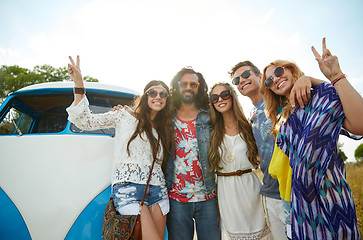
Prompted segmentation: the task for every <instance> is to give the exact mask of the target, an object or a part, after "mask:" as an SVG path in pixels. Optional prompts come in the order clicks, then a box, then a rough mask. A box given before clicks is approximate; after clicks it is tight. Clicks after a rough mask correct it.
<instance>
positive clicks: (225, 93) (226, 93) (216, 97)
mask: <svg viewBox="0 0 363 240" xmlns="http://www.w3.org/2000/svg"><path fill="white" fill-rule="evenodd" d="M230 97H231V91H229V90H224V91H222V92H221V93H220V94H219V95H218V94H212V95H211V96H210V97H209V100H210V102H211V103H212V104H215V103H217V102H218V100H219V98H222V99H223V100H227V99H229V98H230Z"/></svg>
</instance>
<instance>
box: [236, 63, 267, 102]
mask: <svg viewBox="0 0 363 240" xmlns="http://www.w3.org/2000/svg"><path fill="white" fill-rule="evenodd" d="M245 71H249V75H250V76H249V77H248V78H243V77H242V76H241V75H242V73H244V72H245ZM235 77H239V84H238V85H237V89H238V91H239V92H240V93H241V94H242V95H243V96H247V97H252V96H253V95H256V94H257V93H258V92H259V89H260V76H258V75H256V73H255V72H254V71H252V69H251V67H250V66H243V67H240V68H238V69H237V71H236V72H235V73H234V74H233V78H235ZM233 78H232V79H233Z"/></svg>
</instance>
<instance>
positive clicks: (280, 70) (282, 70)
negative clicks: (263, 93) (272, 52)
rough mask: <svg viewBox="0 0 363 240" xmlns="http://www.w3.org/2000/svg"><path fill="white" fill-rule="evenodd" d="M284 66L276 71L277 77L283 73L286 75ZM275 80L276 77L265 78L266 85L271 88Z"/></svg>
mask: <svg viewBox="0 0 363 240" xmlns="http://www.w3.org/2000/svg"><path fill="white" fill-rule="evenodd" d="M284 72H285V70H284V67H277V68H276V69H275V71H274V75H275V77H281V76H282V75H284ZM273 81H274V77H272V76H271V77H268V78H266V80H265V86H266V88H267V89H270V86H271V83H272V82H273Z"/></svg>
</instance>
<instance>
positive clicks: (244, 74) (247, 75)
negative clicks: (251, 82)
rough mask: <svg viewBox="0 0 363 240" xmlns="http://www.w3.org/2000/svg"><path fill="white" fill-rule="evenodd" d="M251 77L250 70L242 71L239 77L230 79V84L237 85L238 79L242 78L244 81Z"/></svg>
mask: <svg viewBox="0 0 363 240" xmlns="http://www.w3.org/2000/svg"><path fill="white" fill-rule="evenodd" d="M250 76H251V70H246V71H244V72H243V73H242V74H241V75H240V76H238V77H235V78H233V79H232V84H234V85H238V84H239V81H240V77H243V78H244V79H247V78H249V77H250Z"/></svg>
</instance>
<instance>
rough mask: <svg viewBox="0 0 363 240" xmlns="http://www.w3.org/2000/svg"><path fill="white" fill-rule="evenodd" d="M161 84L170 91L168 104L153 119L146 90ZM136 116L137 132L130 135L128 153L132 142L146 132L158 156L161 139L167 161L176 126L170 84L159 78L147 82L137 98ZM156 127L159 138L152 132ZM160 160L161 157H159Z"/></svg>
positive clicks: (152, 148)
mask: <svg viewBox="0 0 363 240" xmlns="http://www.w3.org/2000/svg"><path fill="white" fill-rule="evenodd" d="M157 85H161V86H163V88H165V90H166V91H167V93H168V97H167V98H166V106H165V107H164V108H163V109H162V110H161V111H159V112H158V113H157V114H156V116H155V118H154V119H153V120H151V118H150V108H149V106H148V103H147V102H148V96H147V94H146V91H147V90H148V89H149V88H150V87H153V86H157ZM134 107H135V111H134V112H135V117H136V119H137V120H138V124H137V127H136V129H135V132H134V133H133V135H132V136H131V137H130V140H129V142H128V143H127V153H128V154H129V156H130V150H129V146H130V143H131V142H132V141H133V140H134V139H135V138H136V137H137V135H139V136H140V137H142V135H141V134H142V133H143V132H145V134H146V136H147V138H148V140H149V142H150V146H151V150H152V155H153V157H154V158H156V156H157V154H158V152H159V151H160V149H159V142H160V141H161V145H162V147H163V151H164V153H163V159H162V161H163V163H165V162H166V160H167V158H168V156H169V155H170V151H171V146H172V142H173V139H174V128H173V124H172V103H171V97H170V92H169V88H168V86H167V85H166V84H165V83H164V82H163V81H159V80H152V81H150V82H149V83H148V84H146V86H145V88H144V93H143V94H142V95H141V96H140V97H139V98H137V99H136V100H135V102H134ZM153 126H154V128H155V130H156V132H157V133H158V139H156V138H155V136H154V135H153V134H152V128H153ZM158 160H160V159H158Z"/></svg>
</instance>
